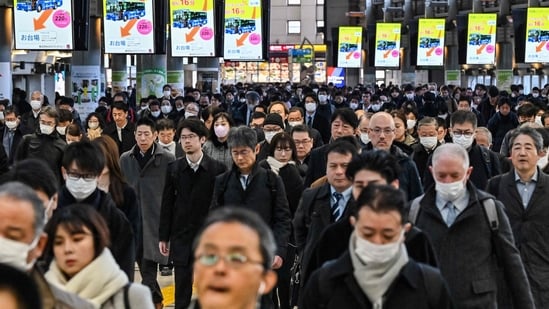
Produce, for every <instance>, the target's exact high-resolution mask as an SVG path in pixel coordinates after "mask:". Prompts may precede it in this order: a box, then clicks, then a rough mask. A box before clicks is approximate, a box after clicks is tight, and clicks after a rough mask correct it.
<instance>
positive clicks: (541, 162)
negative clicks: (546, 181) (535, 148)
mask: <svg viewBox="0 0 549 309" xmlns="http://www.w3.org/2000/svg"><path fill="white" fill-rule="evenodd" d="M547 161H548V160H547V155H545V156H543V157H541V158H540V159H539V160H538V167H539V168H544V167H545V166H546V165H547Z"/></svg>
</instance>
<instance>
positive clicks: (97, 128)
mask: <svg viewBox="0 0 549 309" xmlns="http://www.w3.org/2000/svg"><path fill="white" fill-rule="evenodd" d="M105 125H106V124H105V118H103V115H101V114H100V113H97V112H93V113H89V114H88V117H86V123H85V127H86V130H87V136H88V138H89V139H90V141H91V140H94V139H96V138H98V137H99V136H101V134H102V133H103V129H104V128H105Z"/></svg>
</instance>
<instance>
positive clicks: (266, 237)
mask: <svg viewBox="0 0 549 309" xmlns="http://www.w3.org/2000/svg"><path fill="white" fill-rule="evenodd" d="M216 223H238V224H242V225H244V226H246V227H248V228H250V229H251V230H252V231H254V232H255V233H256V234H257V237H258V238H259V251H260V252H261V256H262V258H263V263H262V265H263V268H264V270H265V271H266V270H269V269H271V264H272V261H273V259H274V255H275V252H276V243H275V240H274V236H273V233H272V231H271V229H270V228H269V226H268V225H267V224H266V223H265V221H264V220H263V219H262V218H261V217H260V216H259V215H258V214H257V213H255V212H252V211H250V210H247V209H244V208H240V207H238V208H236V207H221V208H219V209H216V210H214V211H212V212H211V213H210V214H209V215H208V217H207V218H206V221H205V222H204V225H202V228H201V230H200V232H198V234H197V236H196V238H195V240H194V243H193V251H195V250H196V247H197V246H198V243H199V242H200V239H201V238H202V234H203V233H204V231H205V230H207V229H208V228H209V227H210V226H211V225H214V224H216Z"/></svg>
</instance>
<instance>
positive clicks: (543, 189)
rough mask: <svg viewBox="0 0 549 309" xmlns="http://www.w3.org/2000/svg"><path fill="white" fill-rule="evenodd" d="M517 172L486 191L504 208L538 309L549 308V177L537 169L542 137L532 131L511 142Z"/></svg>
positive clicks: (494, 180)
mask: <svg viewBox="0 0 549 309" xmlns="http://www.w3.org/2000/svg"><path fill="white" fill-rule="evenodd" d="M509 141H510V143H509V148H510V150H511V162H512V164H513V167H514V170H513V171H510V172H508V173H505V174H503V175H499V176H496V177H494V178H492V179H490V181H488V187H487V190H486V191H488V192H489V193H491V194H493V195H494V196H495V197H496V198H497V199H498V200H500V201H502V203H503V205H504V206H505V212H506V213H507V216H508V217H509V221H510V223H511V227H512V229H513V235H514V236H515V242H516V246H517V248H518V249H519V251H520V255H521V257H522V260H523V263H524V268H525V269H526V273H527V274H528V281H529V282H530V287H531V288H532V294H533V296H534V301H535V304H536V307H537V308H547V307H548V306H549V292H548V291H547V276H546V274H548V273H549V242H548V241H547V238H546V237H545V236H543V235H549V227H548V226H547V222H549V209H548V208H547V207H546V206H547V200H546V198H547V196H548V194H549V176H548V175H547V174H544V173H543V172H542V171H541V170H540V169H539V168H538V167H537V162H538V159H539V158H540V154H541V152H542V149H543V138H542V136H541V134H540V133H539V132H537V131H536V130H535V129H533V128H529V127H522V128H518V129H516V130H514V131H513V132H512V133H511V136H510V139H509Z"/></svg>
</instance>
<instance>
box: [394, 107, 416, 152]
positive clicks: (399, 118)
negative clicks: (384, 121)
mask: <svg viewBox="0 0 549 309" xmlns="http://www.w3.org/2000/svg"><path fill="white" fill-rule="evenodd" d="M391 116H393V119H394V121H395V139H394V140H393V145H395V146H397V147H398V148H400V149H401V150H402V151H404V152H405V153H406V154H407V155H410V154H411V153H412V152H413V149H412V147H411V146H412V145H414V144H416V143H417V140H416V139H415V138H414V137H413V136H411V135H410V134H408V132H407V121H406V116H404V113H403V112H402V111H392V112H391Z"/></svg>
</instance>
